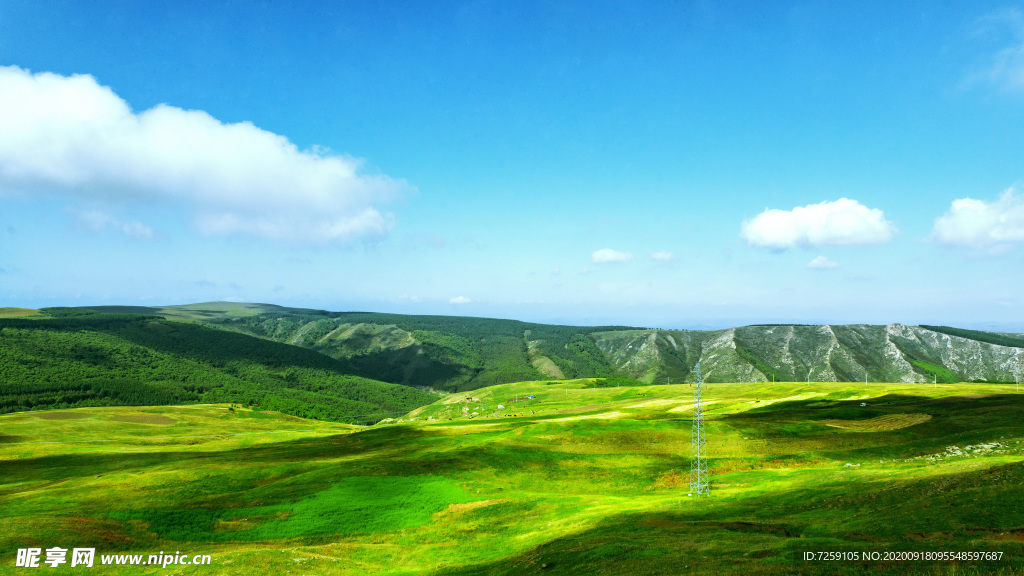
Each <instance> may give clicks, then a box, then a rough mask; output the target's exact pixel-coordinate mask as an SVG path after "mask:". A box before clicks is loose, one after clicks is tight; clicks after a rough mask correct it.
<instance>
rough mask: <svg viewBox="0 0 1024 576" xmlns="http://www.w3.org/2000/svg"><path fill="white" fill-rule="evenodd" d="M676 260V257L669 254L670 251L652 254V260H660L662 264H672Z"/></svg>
mask: <svg viewBox="0 0 1024 576" xmlns="http://www.w3.org/2000/svg"><path fill="white" fill-rule="evenodd" d="M675 259H676V255H675V254H673V253H671V252H669V251H668V250H662V251H660V252H651V260H658V261H660V262H671V261H672V260H675Z"/></svg>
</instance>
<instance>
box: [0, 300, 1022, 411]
mask: <svg viewBox="0 0 1024 576" xmlns="http://www.w3.org/2000/svg"><path fill="white" fill-rule="evenodd" d="M698 361H700V362H701V366H702V370H703V374H704V377H705V379H706V380H707V381H709V382H771V381H777V382H794V381H807V380H811V381H818V382H856V381H863V380H865V379H866V380H868V381H871V382H880V381H886V382H906V383H913V382H932V381H935V382H946V383H953V382H961V381H965V382H969V381H986V382H1007V383H1013V382H1015V381H1016V379H1017V378H1019V377H1020V376H1021V375H1022V374H1024V337H1022V336H1021V335H1014V334H997V333H992V332H979V331H973V330H964V329H958V328H949V327H941V326H905V325H901V324H889V325H884V326H879V325H842V326H839V325H823V326H798V325H772V326H744V327H739V328H731V329H727V330H713V331H695V330H647V329H640V328H630V327H623V326H599V327H577V326H555V325H546V324H536V323H528V322H519V321H515V320H499V319H490V318H469V317H455V316H411V315H401V314H382V313H371V312H328V311H324V310H311V309H301V308H286V307H282V306H275V305H271V304H245V303H230V302H211V303H202V304H191V305H183V306H161V307H137V306H96V307H90V308H61V309H58V308H51V309H43V310H42V311H33V310H26V309H3V314H2V317H0V378H2V382H3V383H4V384H3V385H2V386H0V411H7V412H9V411H15V410H24V409H31V408H35V407H66V406H96V405H125V404H127V405H142V404H147V403H149V404H170V403H183V402H200V401H204V402H237V403H241V404H245V405H250V404H251V405H254V406H260V407H263V408H266V409H275V410H280V411H282V412H285V413H289V414H294V415H301V416H306V417H316V418H326V419H332V420H345V419H349V420H352V419H355V420H352V421H365V422H372V421H376V420H380V419H382V418H385V417H387V416H390V415H393V414H396V413H400V412H403V411H408V410H411V409H413V408H416V407H417V406H420V405H423V404H426V403H429V402H431V401H432V400H433V399H434V398H436V396H432V395H431V394H430V393H429V390H438V391H448V392H457V391H458V392H461V391H469V390H475V389H478V388H482V387H486V386H492V385H496V384H504V383H508V382H518V381H541V380H562V379H573V378H606V377H610V376H619V377H628V378H631V379H636V380H639V381H642V382H646V383H684V382H687V381H692V378H693V367H694V366H695V365H696V364H697V362H698ZM396 385H402V386H396ZM359 419H362V420H359Z"/></svg>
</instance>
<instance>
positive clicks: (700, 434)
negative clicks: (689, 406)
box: [690, 360, 711, 496]
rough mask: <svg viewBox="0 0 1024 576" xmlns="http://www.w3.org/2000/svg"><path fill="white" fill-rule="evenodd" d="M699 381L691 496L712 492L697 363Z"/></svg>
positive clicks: (695, 394)
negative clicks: (709, 481) (709, 482)
mask: <svg viewBox="0 0 1024 576" xmlns="http://www.w3.org/2000/svg"><path fill="white" fill-rule="evenodd" d="M696 371H697V381H696V382H694V384H693V402H694V404H693V430H692V432H691V433H690V495H691V496H692V495H696V496H700V495H702V494H707V493H708V492H710V491H711V487H710V486H709V485H708V450H707V444H705V442H704V401H703V399H702V398H701V394H702V393H703V387H704V381H703V380H702V379H701V376H700V361H699V360H698V361H697V368H696Z"/></svg>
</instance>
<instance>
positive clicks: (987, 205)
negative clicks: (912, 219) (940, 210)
mask: <svg viewBox="0 0 1024 576" xmlns="http://www.w3.org/2000/svg"><path fill="white" fill-rule="evenodd" d="M930 239H931V240H933V241H935V242H938V243H939V244H943V245H946V246H955V247H960V248H973V249H977V250H994V251H1000V250H1005V249H1007V248H1009V247H1010V245H1012V244H1014V243H1017V242H1024V199H1022V198H1021V197H1020V196H1018V195H1017V194H1016V193H1015V190H1014V189H1013V188H1010V189H1008V190H1006V191H1005V192H1003V193H1002V194H1001V195H1000V196H999V199H998V200H996V201H995V202H985V201H983V200H975V199H974V198H960V199H958V200H953V202H952V204H951V205H950V207H949V210H947V211H946V213H945V214H943V215H942V216H939V217H938V218H936V219H935V224H934V226H933V227H932V233H931V236H930Z"/></svg>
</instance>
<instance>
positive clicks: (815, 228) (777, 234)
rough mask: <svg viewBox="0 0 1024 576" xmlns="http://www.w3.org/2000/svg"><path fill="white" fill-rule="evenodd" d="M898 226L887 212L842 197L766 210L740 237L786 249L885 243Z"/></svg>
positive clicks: (753, 243) (746, 224)
mask: <svg viewBox="0 0 1024 576" xmlns="http://www.w3.org/2000/svg"><path fill="white" fill-rule="evenodd" d="M895 232H896V228H895V227H894V226H893V224H892V222H889V221H888V220H886V219H885V213H884V212H882V211H881V210H879V209H877V208H868V207H867V206H864V205H863V204H861V203H860V202H857V201H856V200H850V199H849V198H840V199H839V200H835V201H833V202H821V203H820V204H810V205H808V206H797V207H796V208H793V209H792V210H776V209H765V211H764V212H762V213H761V214H758V215H757V216H755V217H754V218H752V219H750V220H744V221H743V224H742V225H741V227H740V237H741V238H743V239H744V240H746V241H747V243H748V244H750V245H751V246H757V247H760V248H770V249H773V250H784V249H786V248H796V247H812V246H826V245H858V244H881V243H884V242H888V241H889V240H891V239H892V235H893V234H894V233H895Z"/></svg>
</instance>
